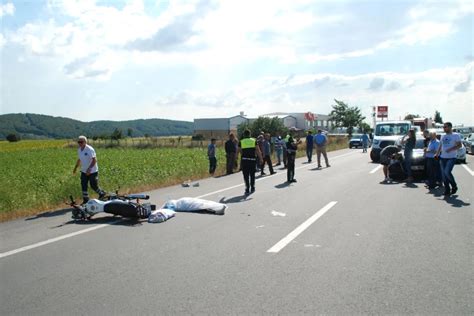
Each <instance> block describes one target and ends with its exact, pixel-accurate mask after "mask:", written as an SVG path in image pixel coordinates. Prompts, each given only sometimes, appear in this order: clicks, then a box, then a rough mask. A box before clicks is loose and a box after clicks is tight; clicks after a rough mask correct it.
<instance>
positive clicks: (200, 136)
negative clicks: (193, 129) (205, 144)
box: [191, 134, 204, 140]
mask: <svg viewBox="0 0 474 316" xmlns="http://www.w3.org/2000/svg"><path fill="white" fill-rule="evenodd" d="M191 140H204V136H203V135H201V134H196V135H194V136H193V137H191Z"/></svg>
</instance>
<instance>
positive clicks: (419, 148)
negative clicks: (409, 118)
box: [388, 135, 466, 180]
mask: <svg viewBox="0 0 474 316" xmlns="http://www.w3.org/2000/svg"><path fill="white" fill-rule="evenodd" d="M438 138H440V135H438ZM399 141H400V140H399ZM399 141H397V142H399ZM398 157H399V158H398V159H397V160H393V161H392V163H391V164H390V166H389V168H388V173H389V177H390V178H392V179H395V180H400V179H404V178H405V177H406V175H405V171H404V164H403V160H404V159H405V157H404V156H403V149H402V151H401V152H400V154H399V155H398ZM425 161H426V158H425V154H424V138H418V137H417V138H416V143H415V148H414V149H413V155H412V162H411V171H412V174H413V176H414V177H416V178H421V179H424V178H426V176H427V174H426V170H425V168H426V162H425ZM456 163H458V164H459V163H466V147H464V145H462V146H461V148H459V149H458V151H457V157H456Z"/></svg>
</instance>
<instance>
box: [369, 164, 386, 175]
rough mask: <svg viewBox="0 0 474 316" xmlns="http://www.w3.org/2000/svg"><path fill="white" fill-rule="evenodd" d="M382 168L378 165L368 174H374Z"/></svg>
mask: <svg viewBox="0 0 474 316" xmlns="http://www.w3.org/2000/svg"><path fill="white" fill-rule="evenodd" d="M382 167H383V166H382V165H378V166H377V167H375V168H374V169H372V171H370V172H369V173H370V174H372V173H376V172H377V171H379V170H380V168H382Z"/></svg>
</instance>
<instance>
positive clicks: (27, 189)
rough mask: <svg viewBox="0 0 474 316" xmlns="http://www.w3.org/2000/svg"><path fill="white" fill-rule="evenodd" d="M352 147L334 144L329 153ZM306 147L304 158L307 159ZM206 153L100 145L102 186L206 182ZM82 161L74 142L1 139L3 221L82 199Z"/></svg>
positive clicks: (221, 166)
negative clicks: (78, 165) (79, 169)
mask: <svg viewBox="0 0 474 316" xmlns="http://www.w3.org/2000/svg"><path fill="white" fill-rule="evenodd" d="M205 145H207V144H205ZM346 145H347V144H346V141H339V140H338V141H334V142H332V143H331V145H330V148H329V150H335V149H340V148H345V147H346ZM300 147H301V151H300V152H299V154H298V156H303V155H304V146H300ZM206 150H207V148H206V147H205V146H204V148H201V147H198V148H186V147H171V148H168V147H159V148H143V149H138V148H136V147H129V146H123V147H121V146H120V147H114V148H100V147H98V148H96V152H97V157H98V163H99V183H100V186H101V187H102V188H103V189H104V190H106V191H108V192H113V191H115V190H117V189H119V190H120V192H121V193H130V192H140V191H144V190H149V189H153V188H159V187H163V186H167V185H173V184H178V183H182V182H183V181H186V180H188V179H191V180H196V179H201V178H204V177H207V176H208V160H207V155H206ZM76 160H77V149H76V148H74V147H72V146H71V142H70V141H66V140H41V141H20V142H16V143H8V142H5V141H0V172H1V175H2V176H1V177H0V221H4V220H8V219H11V218H16V217H21V216H27V215H31V214H35V213H39V212H41V211H44V210H51V209H57V208H61V207H65V206H66V204H65V202H66V201H67V200H68V197H69V195H73V196H74V197H75V198H77V199H79V198H80V195H81V188H80V179H79V172H78V174H76V175H75V176H73V175H72V170H73V168H74V165H75V162H76ZM224 172H225V153H224V150H223V148H222V147H219V148H218V168H217V171H216V175H219V174H223V173H224ZM94 194H95V193H94ZM92 196H94V195H92Z"/></svg>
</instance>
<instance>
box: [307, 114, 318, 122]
mask: <svg viewBox="0 0 474 316" xmlns="http://www.w3.org/2000/svg"><path fill="white" fill-rule="evenodd" d="M304 118H305V120H307V121H310V122H313V121H314V120H315V118H316V116H315V115H314V113H311V112H306V113H305V114H304Z"/></svg>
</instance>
